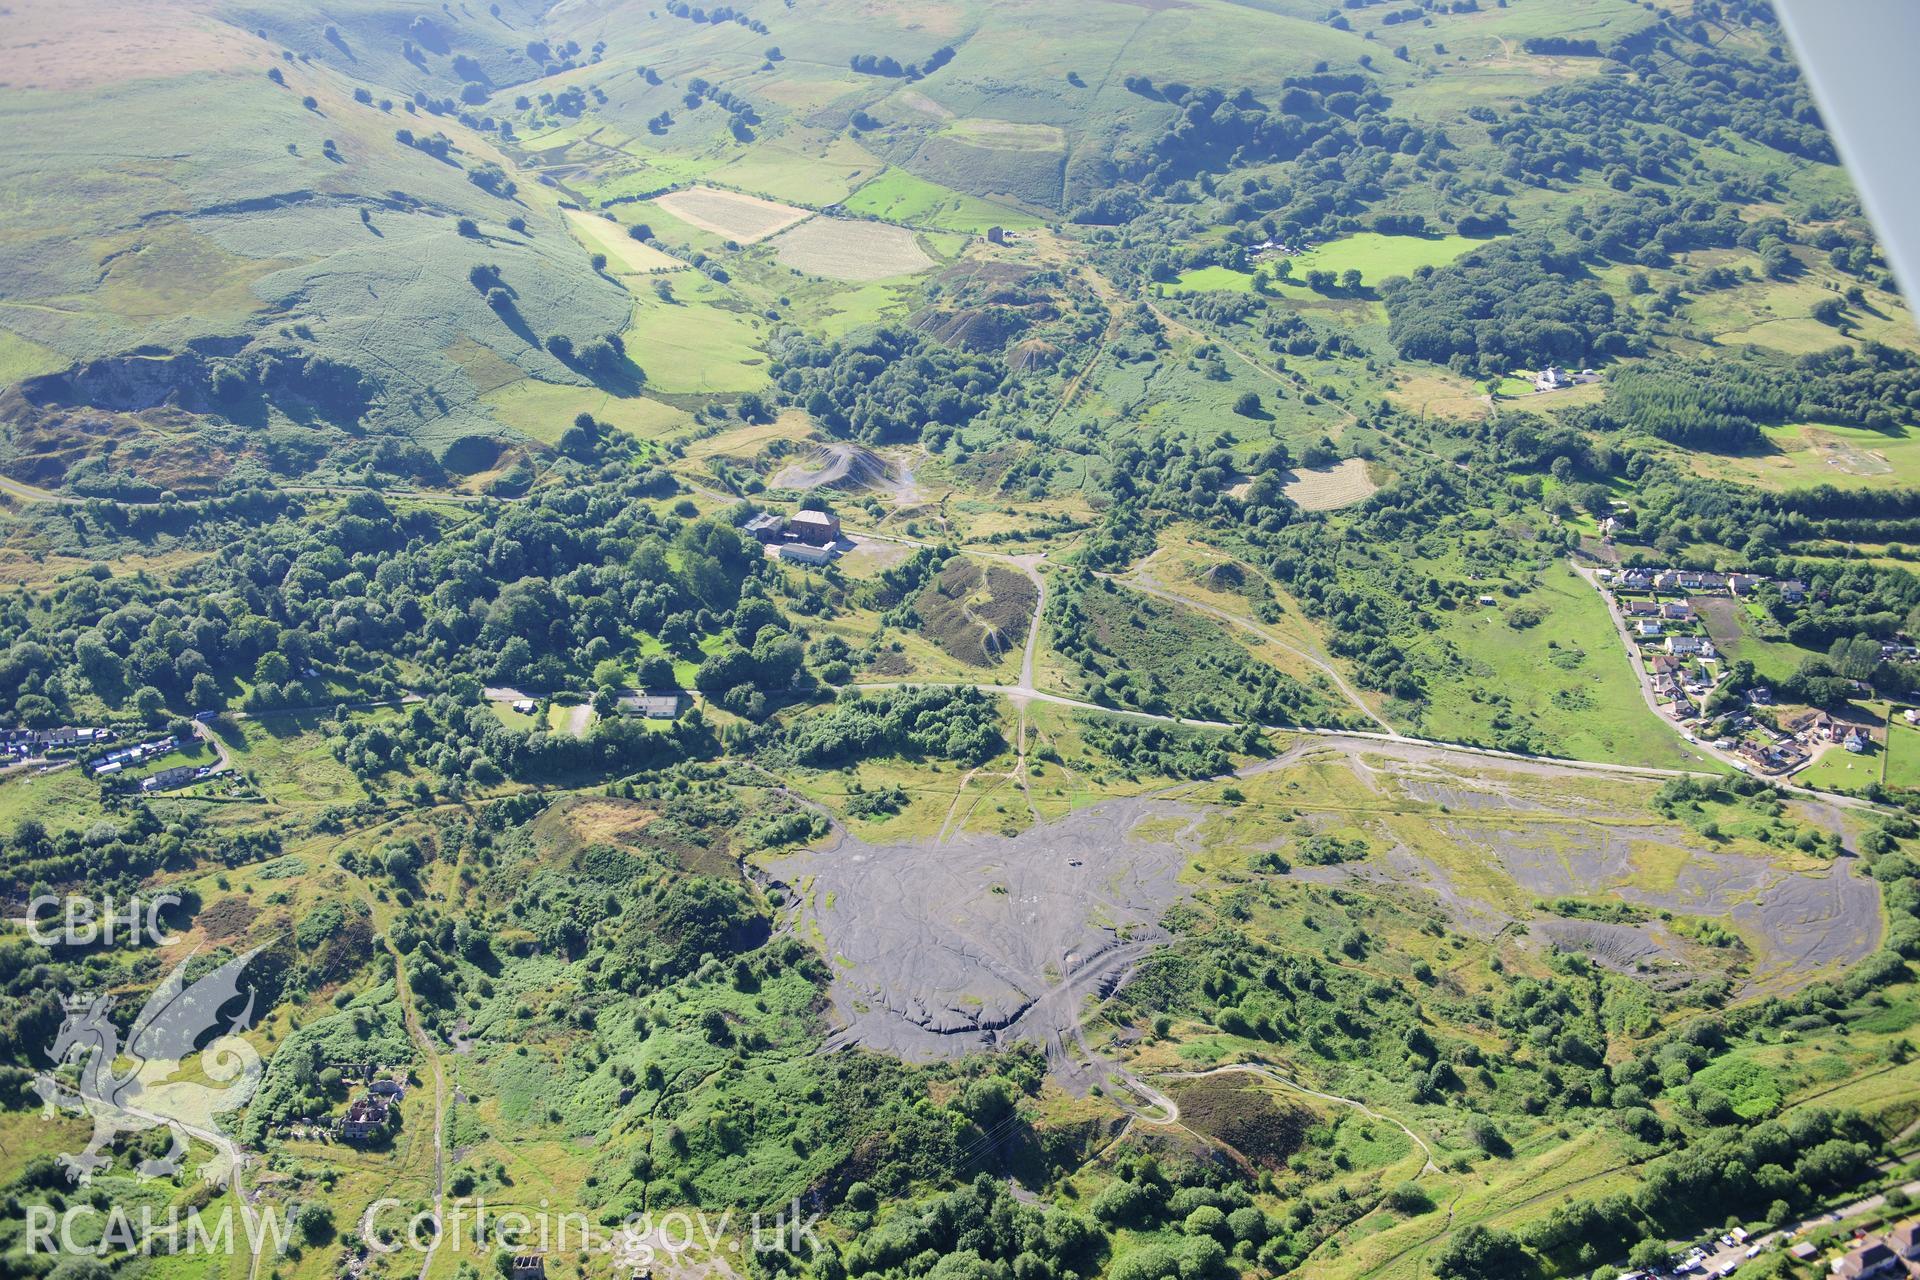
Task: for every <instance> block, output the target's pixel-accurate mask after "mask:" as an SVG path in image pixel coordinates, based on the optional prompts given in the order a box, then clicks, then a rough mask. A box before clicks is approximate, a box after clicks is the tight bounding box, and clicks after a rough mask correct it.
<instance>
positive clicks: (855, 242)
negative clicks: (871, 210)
mask: <svg viewBox="0 0 1920 1280" xmlns="http://www.w3.org/2000/svg"><path fill="white" fill-rule="evenodd" d="M774 251H775V256H776V257H778V258H779V260H780V262H781V264H782V265H783V266H788V267H792V268H793V269H794V270H795V271H803V272H805V273H806V274H808V275H815V276H827V277H829V278H831V279H834V280H886V279H889V278H890V277H893V276H906V275H914V274H916V273H918V272H921V271H925V270H927V269H928V268H930V267H932V266H933V259H932V258H929V257H928V256H927V254H926V250H924V249H922V248H921V247H920V243H919V241H917V240H915V239H914V236H913V233H912V232H911V231H908V230H906V229H905V228H904V227H890V226H888V225H886V224H885V223H880V222H854V221H851V220H850V219H846V218H815V219H813V220H812V221H811V222H807V223H804V224H802V225H801V226H798V227H795V228H793V230H791V231H788V232H787V233H786V234H785V235H783V236H781V237H780V238H779V240H777V241H775V242H774Z"/></svg>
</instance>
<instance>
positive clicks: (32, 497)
mask: <svg viewBox="0 0 1920 1280" xmlns="http://www.w3.org/2000/svg"><path fill="white" fill-rule="evenodd" d="M0 493H5V494H11V495H12V496H13V497H16V498H18V499H20V500H21V501H22V502H78V501H79V499H78V498H68V497H63V496H62V495H60V494H57V493H53V492H51V491H49V490H46V489H42V488H41V487H40V486H39V485H33V484H28V483H27V482H26V481H24V480H9V479H8V478H7V477H5V476H0Z"/></svg>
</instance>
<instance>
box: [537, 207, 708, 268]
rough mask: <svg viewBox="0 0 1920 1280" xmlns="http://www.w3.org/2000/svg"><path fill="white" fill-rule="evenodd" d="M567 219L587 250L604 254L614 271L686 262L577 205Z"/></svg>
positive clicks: (678, 265)
mask: <svg viewBox="0 0 1920 1280" xmlns="http://www.w3.org/2000/svg"><path fill="white" fill-rule="evenodd" d="M567 223H568V225H569V226H571V227H572V228H573V231H574V234H575V235H577V236H579V237H580V242H581V243H582V244H584V245H586V246H587V248H588V249H589V250H590V251H592V252H594V253H604V254H605V255H607V261H608V263H609V264H610V265H611V266H612V268H613V270H614V272H615V273H616V274H627V275H647V274H651V273H653V272H655V271H676V270H678V269H679V268H681V267H684V266H686V265H687V264H686V263H684V262H682V261H680V259H678V258H676V257H674V256H673V255H672V254H670V253H663V252H661V251H660V250H659V249H656V248H654V247H653V246H652V245H650V244H643V243H641V242H640V241H638V240H635V239H634V238H633V237H632V236H630V235H628V234H627V230H626V227H625V226H623V225H622V224H620V223H618V222H610V221H608V220H607V219H605V218H601V217H596V216H595V215H593V214H590V213H587V212H585V211H583V210H580V209H569V210H567Z"/></svg>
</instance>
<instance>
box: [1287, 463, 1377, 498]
mask: <svg viewBox="0 0 1920 1280" xmlns="http://www.w3.org/2000/svg"><path fill="white" fill-rule="evenodd" d="M1288 475H1289V479H1288V480H1287V482H1286V483H1285V484H1284V485H1282V486H1281V488H1282V490H1283V491H1284V492H1285V493H1286V495H1287V496H1288V497H1289V498H1291V499H1293V501H1294V503H1295V504H1296V505H1298V506H1299V507H1300V508H1301V509H1302V510H1303V511H1332V510H1335V509H1336V508H1339V507H1350V506H1352V505H1353V504H1354V503H1356V502H1359V501H1361V500H1362V499H1365V498H1370V497H1372V496H1373V493H1374V490H1376V489H1377V488H1379V486H1378V485H1376V484H1374V482H1373V481H1372V480H1371V479H1369V478H1368V476H1367V463H1366V460H1365V459H1364V458H1347V459H1345V460H1344V461H1341V462H1336V463H1335V464H1334V465H1333V466H1331V467H1302V468H1301V469H1300V470H1298V471H1293V472H1289V473H1288Z"/></svg>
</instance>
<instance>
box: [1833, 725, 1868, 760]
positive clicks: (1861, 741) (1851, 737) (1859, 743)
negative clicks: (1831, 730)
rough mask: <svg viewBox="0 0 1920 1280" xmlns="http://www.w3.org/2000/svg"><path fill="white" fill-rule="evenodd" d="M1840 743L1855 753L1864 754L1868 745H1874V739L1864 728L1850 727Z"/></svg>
mask: <svg viewBox="0 0 1920 1280" xmlns="http://www.w3.org/2000/svg"><path fill="white" fill-rule="evenodd" d="M1840 745H1841V746H1843V747H1845V748H1846V749H1847V750H1849V751H1851V752H1853V754H1855V755H1862V754H1864V753H1865V752H1866V750H1867V748H1868V747H1870V746H1872V745H1873V739H1872V738H1869V737H1868V736H1867V734H1866V731H1865V730H1864V729H1858V728H1855V729H1849V730H1847V736H1846V737H1845V739H1843V740H1842V741H1841V744H1840Z"/></svg>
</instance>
